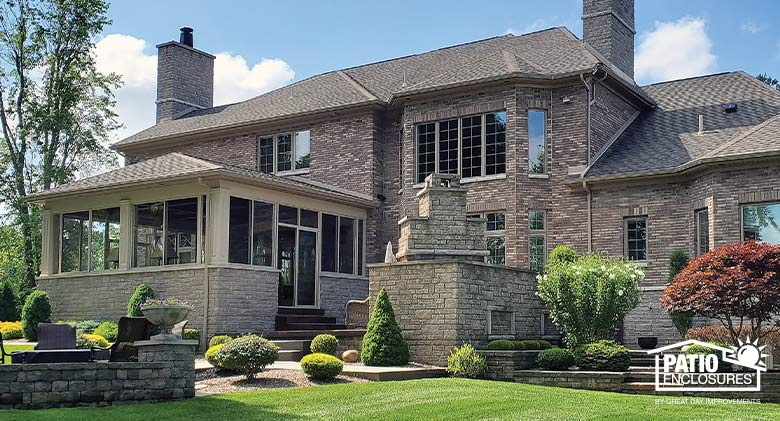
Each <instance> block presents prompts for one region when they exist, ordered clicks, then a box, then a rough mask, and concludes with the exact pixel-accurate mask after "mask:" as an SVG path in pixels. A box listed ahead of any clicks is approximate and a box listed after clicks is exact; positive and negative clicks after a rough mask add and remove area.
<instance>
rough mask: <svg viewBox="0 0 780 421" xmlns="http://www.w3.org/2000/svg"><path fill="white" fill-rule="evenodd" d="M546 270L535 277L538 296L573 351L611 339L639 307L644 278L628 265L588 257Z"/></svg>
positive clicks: (638, 271)
mask: <svg viewBox="0 0 780 421" xmlns="http://www.w3.org/2000/svg"><path fill="white" fill-rule="evenodd" d="M546 270H547V273H545V274H543V275H541V274H540V275H539V276H537V279H538V282H539V292H538V295H539V297H540V298H541V299H542V300H543V301H544V303H545V304H546V305H547V308H548V309H549V310H550V317H551V318H552V319H553V321H554V322H555V324H556V325H558V326H560V328H561V330H562V331H563V334H564V337H565V339H566V342H567V343H568V344H569V345H570V346H571V347H573V348H575V347H576V346H577V345H581V344H585V343H590V342H593V341H596V340H599V339H608V338H612V337H614V332H615V327H616V325H617V323H618V321H619V320H621V319H622V318H623V317H624V316H625V315H626V314H627V313H628V312H629V311H631V310H632V309H634V308H635V307H636V306H637V305H639V281H640V280H641V279H642V277H643V276H644V275H643V272H642V270H641V269H639V268H638V267H637V266H635V265H634V264H633V263H630V262H628V261H624V260H623V261H613V260H610V259H609V258H607V257H605V256H602V255H599V254H587V255H584V256H581V257H577V258H576V259H575V260H574V261H573V262H566V261H561V260H555V261H551V262H550V263H549V264H548V265H547V268H546Z"/></svg>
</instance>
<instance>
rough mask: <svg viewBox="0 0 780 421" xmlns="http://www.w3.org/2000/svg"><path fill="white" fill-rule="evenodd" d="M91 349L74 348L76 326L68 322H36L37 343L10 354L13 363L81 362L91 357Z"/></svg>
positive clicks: (89, 359) (92, 351) (90, 359)
mask: <svg viewBox="0 0 780 421" xmlns="http://www.w3.org/2000/svg"><path fill="white" fill-rule="evenodd" d="M94 351H95V350H93V349H77V348H76V328H75V327H73V326H71V325H68V324H58V323H38V344H37V345H35V349H34V350H33V351H21V352H14V353H13V354H11V362H12V363H14V364H43V363H83V362H89V361H92V359H93V353H94Z"/></svg>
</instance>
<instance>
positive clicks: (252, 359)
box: [216, 335, 279, 380]
mask: <svg viewBox="0 0 780 421" xmlns="http://www.w3.org/2000/svg"><path fill="white" fill-rule="evenodd" d="M216 358H217V361H219V364H220V366H221V367H224V368H227V369H230V370H236V371H239V372H241V373H243V374H244V375H245V376H246V378H247V379H250V380H251V379H254V378H255V374H257V373H259V372H261V371H263V370H264V369H265V367H266V366H269V365H271V364H273V363H274V362H275V361H276V360H277V359H278V358H279V347H278V346H276V344H274V343H273V342H271V341H269V340H268V339H265V338H263V337H262V336H257V335H246V336H242V337H240V338H236V339H233V340H232V341H230V342H228V343H226V344H224V345H222V348H220V349H219V351H217V354H216Z"/></svg>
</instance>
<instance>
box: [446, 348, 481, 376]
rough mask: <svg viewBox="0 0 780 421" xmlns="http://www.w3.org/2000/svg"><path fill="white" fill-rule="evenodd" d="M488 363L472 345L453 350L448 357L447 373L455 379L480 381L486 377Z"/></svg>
mask: <svg viewBox="0 0 780 421" xmlns="http://www.w3.org/2000/svg"><path fill="white" fill-rule="evenodd" d="M485 371H487V361H485V357H483V356H482V355H479V354H478V353H477V351H476V350H475V349H474V347H473V346H471V344H463V346H461V347H460V348H458V347H455V348H453V350H452V352H451V353H450V356H449V357H447V372H448V373H450V374H452V375H453V376H454V377H466V378H469V379H478V378H480V377H482V376H484V375H485Z"/></svg>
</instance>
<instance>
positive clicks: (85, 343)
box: [76, 333, 108, 349]
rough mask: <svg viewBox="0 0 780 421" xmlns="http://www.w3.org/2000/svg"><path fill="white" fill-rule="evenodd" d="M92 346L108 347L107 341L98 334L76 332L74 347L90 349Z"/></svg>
mask: <svg viewBox="0 0 780 421" xmlns="http://www.w3.org/2000/svg"><path fill="white" fill-rule="evenodd" d="M94 347H98V348H108V341H107V340H106V338H104V337H102V336H100V335H95V334H93V333H77V334H76V348H79V349H91V348H94Z"/></svg>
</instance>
